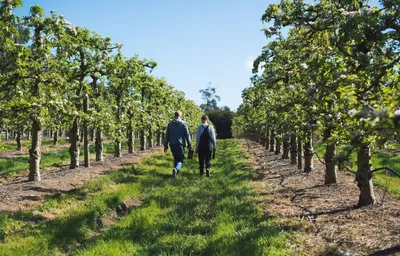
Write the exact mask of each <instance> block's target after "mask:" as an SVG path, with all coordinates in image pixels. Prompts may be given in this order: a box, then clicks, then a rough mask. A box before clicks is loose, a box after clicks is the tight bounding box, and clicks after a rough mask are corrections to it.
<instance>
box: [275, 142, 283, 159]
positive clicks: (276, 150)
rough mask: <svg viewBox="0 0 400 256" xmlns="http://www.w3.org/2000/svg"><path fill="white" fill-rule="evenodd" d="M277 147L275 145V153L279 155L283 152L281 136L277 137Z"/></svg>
mask: <svg viewBox="0 0 400 256" xmlns="http://www.w3.org/2000/svg"><path fill="white" fill-rule="evenodd" d="M275 140H276V147H275V155H279V154H280V153H281V144H282V142H281V139H280V138H276V139H275Z"/></svg>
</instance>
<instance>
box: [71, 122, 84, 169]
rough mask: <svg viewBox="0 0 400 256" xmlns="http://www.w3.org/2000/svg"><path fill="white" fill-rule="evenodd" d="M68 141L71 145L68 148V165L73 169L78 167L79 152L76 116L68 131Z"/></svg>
mask: <svg viewBox="0 0 400 256" xmlns="http://www.w3.org/2000/svg"><path fill="white" fill-rule="evenodd" d="M69 134H70V138H69V139H70V142H71V146H70V148H69V155H70V157H71V162H70V165H69V168H70V169H75V168H79V153H80V146H81V144H80V138H79V135H80V132H79V121H78V118H77V117H76V118H75V120H74V123H73V125H72V128H71V131H70V133H69Z"/></svg>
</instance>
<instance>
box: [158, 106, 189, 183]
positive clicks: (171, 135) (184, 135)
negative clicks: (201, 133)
mask: <svg viewBox="0 0 400 256" xmlns="http://www.w3.org/2000/svg"><path fill="white" fill-rule="evenodd" d="M186 143H187V144H188V148H190V149H191V150H193V148H192V140H191V139H190V134H189V129H188V127H187V124H186V123H185V122H184V121H183V120H182V113H181V112H180V111H176V112H175V119H174V120H172V121H171V122H170V123H169V124H168V126H167V133H166V136H165V143H164V152H165V153H167V150H168V145H169V147H170V148H171V152H172V155H173V156H174V169H172V177H173V178H175V177H176V175H178V173H179V171H180V169H181V167H182V164H183V158H184V155H185V147H186Z"/></svg>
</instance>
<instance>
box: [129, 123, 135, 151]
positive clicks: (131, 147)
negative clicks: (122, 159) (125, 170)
mask: <svg viewBox="0 0 400 256" xmlns="http://www.w3.org/2000/svg"><path fill="white" fill-rule="evenodd" d="M133 152H135V138H134V133H133V128H132V124H131V122H129V126H128V153H129V154H132V153H133Z"/></svg>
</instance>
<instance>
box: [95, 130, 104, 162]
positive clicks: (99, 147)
mask: <svg viewBox="0 0 400 256" xmlns="http://www.w3.org/2000/svg"><path fill="white" fill-rule="evenodd" d="M95 149H96V161H97V162H103V134H102V132H101V129H100V128H97V129H96V140H95Z"/></svg>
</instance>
